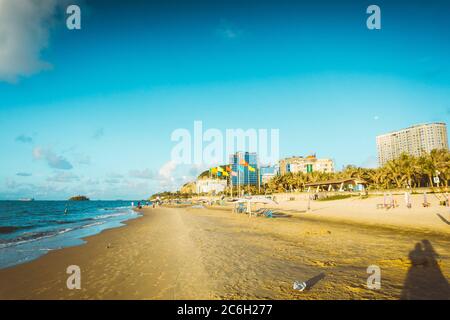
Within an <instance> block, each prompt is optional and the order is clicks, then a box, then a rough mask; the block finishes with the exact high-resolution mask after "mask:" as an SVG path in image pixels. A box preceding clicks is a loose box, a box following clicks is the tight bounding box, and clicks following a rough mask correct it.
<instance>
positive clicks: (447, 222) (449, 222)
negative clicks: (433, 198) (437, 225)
mask: <svg viewBox="0 0 450 320" xmlns="http://www.w3.org/2000/svg"><path fill="white" fill-rule="evenodd" d="M436 214H437V216H438V217H439V219H441V220H442V222H444V223H446V224H448V225H450V221H448V220H447V219H445V218H444V217H443V216H442V215H440V214H439V213H436Z"/></svg>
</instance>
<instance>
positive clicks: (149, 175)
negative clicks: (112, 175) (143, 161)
mask: <svg viewBox="0 0 450 320" xmlns="http://www.w3.org/2000/svg"><path fill="white" fill-rule="evenodd" d="M130 177H133V178H139V179H156V178H157V175H156V174H154V173H153V172H152V171H151V170H149V169H144V170H131V171H130Z"/></svg>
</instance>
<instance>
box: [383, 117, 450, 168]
mask: <svg viewBox="0 0 450 320" xmlns="http://www.w3.org/2000/svg"><path fill="white" fill-rule="evenodd" d="M433 149H448V138H447V126H446V125H445V123H441V122H436V123H428V124H419V125H415V126H412V127H409V128H406V129H402V130H399V131H395V132H390V133H386V134H383V135H379V136H377V151H378V164H379V165H380V166H382V165H384V164H385V163H386V162H388V161H390V160H393V159H396V158H398V157H399V156H400V154H402V153H403V152H405V153H407V154H409V155H412V156H416V157H417V156H421V155H423V154H424V153H429V152H430V151H431V150H433Z"/></svg>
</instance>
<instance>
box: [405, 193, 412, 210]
mask: <svg viewBox="0 0 450 320" xmlns="http://www.w3.org/2000/svg"><path fill="white" fill-rule="evenodd" d="M405 204H406V207H407V208H408V209H411V207H412V206H411V193H409V192H408V191H405Z"/></svg>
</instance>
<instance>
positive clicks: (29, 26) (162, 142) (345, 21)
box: [0, 0, 450, 200]
mask: <svg viewBox="0 0 450 320" xmlns="http://www.w3.org/2000/svg"><path fill="white" fill-rule="evenodd" d="M69 4H77V5H78V6H79V7H80V9H81V29H80V30H69V29H67V27H66V18H67V17H68V15H67V14H66V8H67V6H68V5H69ZM371 4H377V5H378V6H379V7H380V9H381V29H380V30H369V29H368V28H367V27H366V20H367V18H368V16H369V14H367V13H366V9H367V7H368V6H369V5H371ZM449 12H450V2H447V1H435V0H428V1H407V2H406V1H399V0H398V1H392V0H391V1H376V2H371V1H370V2H369V1H350V0H341V1H323V0H319V1H239V2H238V1H190V0H186V1H172V0H168V1H106V0H98V1H88V0H83V1H70V2H68V1H65V0H60V1H57V0H42V1H32V0H23V1H13V0H0V143H1V145H0V146H1V156H0V199H17V198H22V197H34V198H36V199H54V200H58V199H66V198H68V197H70V196H72V195H75V194H85V195H88V196H90V197H91V198H92V199H141V198H147V197H148V196H150V195H151V194H152V193H155V192H158V191H162V190H175V189H176V188H177V187H179V186H180V185H182V184H183V183H185V182H187V181H189V180H192V179H194V178H195V176H196V175H197V174H198V173H199V172H201V171H202V170H203V169H205V168H206V167H207V165H206V164H205V165H180V164H177V163H174V162H173V160H172V159H171V150H172V149H173V147H174V146H175V144H176V143H175V142H173V141H171V134H172V132H173V131H174V130H176V129H179V128H185V129H187V130H189V131H191V132H192V131H193V126H194V121H202V123H203V127H204V129H205V130H206V129H208V128H217V129H219V130H221V131H222V132H224V131H225V130H226V129H237V128H242V129H251V128H256V129H267V130H270V129H279V133H280V142H279V144H280V148H279V153H280V157H286V156H293V155H309V154H313V153H314V154H316V155H317V156H318V157H319V158H320V157H325V158H331V159H333V160H334V161H335V166H336V168H337V169H341V168H342V167H343V166H345V165H349V164H352V165H357V166H364V167H375V166H376V165H377V163H376V145H375V137H376V136H377V135H379V134H382V133H386V132H389V131H393V130H398V129H401V128H404V127H408V126H411V125H414V124H418V123H426V122H435V121H438V122H446V123H448V122H449V118H450V41H449V40H450V39H449V37H450V20H449V19H448V13H449Z"/></svg>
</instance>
